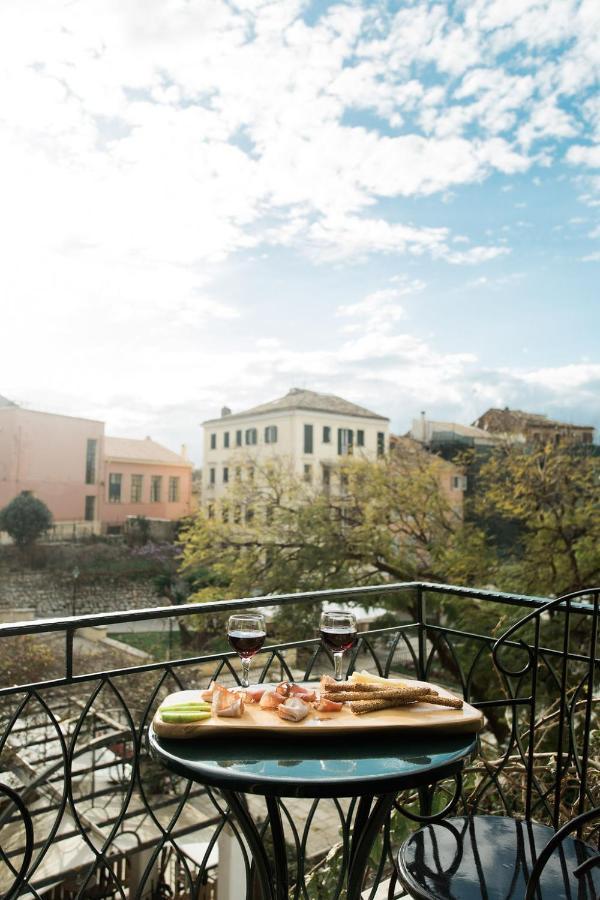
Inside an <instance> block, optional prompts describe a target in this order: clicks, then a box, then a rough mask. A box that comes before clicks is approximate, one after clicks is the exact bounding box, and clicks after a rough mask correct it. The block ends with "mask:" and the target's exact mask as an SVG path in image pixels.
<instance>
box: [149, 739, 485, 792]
mask: <svg viewBox="0 0 600 900" xmlns="http://www.w3.org/2000/svg"><path fill="white" fill-rule="evenodd" d="M148 742H149V746H150V752H151V754H152V756H153V757H154V758H155V759H157V760H159V761H160V762H161V763H163V764H164V765H165V766H166V767H167V768H168V769H170V770H171V771H173V772H176V773H177V774H178V775H182V776H184V777H185V778H190V779H191V780H192V781H196V782H199V783H201V784H206V785H208V786H210V787H217V788H221V789H224V790H230V791H240V792H242V793H249V794H261V795H263V796H276V797H315V798H316V797H358V796H361V795H363V794H371V795H377V794H385V793H392V792H396V791H401V790H403V789H405V788H414V787H419V786H420V785H424V784H432V783H434V782H436V781H439V780H441V779H442V778H446V777H450V776H452V775H453V774H455V773H456V772H457V771H458V770H459V769H460V768H461V766H462V764H463V762H464V761H465V760H466V759H468V758H469V757H470V756H472V755H473V754H474V753H475V749H476V746H477V738H476V736H475V735H474V734H455V735H441V734H440V735H438V734H436V733H435V732H432V733H429V734H427V733H422V734H410V735H408V734H406V733H402V732H395V733H394V732H392V731H390V732H389V733H387V734H385V735H384V734H377V735H372V734H369V733H368V732H365V733H361V734H356V735H354V734H353V735H351V736H347V735H339V736H332V735H327V736H325V735H323V736H319V737H317V736H316V735H311V736H310V737H308V736H307V737H304V738H299V737H294V738H291V737H290V736H285V737H284V736H278V735H274V734H269V735H252V734H244V735H241V734H237V735H234V734H225V735H223V736H217V735H210V736H209V735H207V736H206V737H202V738H196V739H191V740H174V739H172V738H171V739H168V738H161V737H159V736H158V735H157V734H156V733H155V732H154V730H153V728H152V727H150V728H149V730H148Z"/></svg>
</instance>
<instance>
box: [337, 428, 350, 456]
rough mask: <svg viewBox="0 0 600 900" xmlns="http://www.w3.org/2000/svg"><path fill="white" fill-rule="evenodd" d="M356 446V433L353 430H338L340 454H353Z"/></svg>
mask: <svg viewBox="0 0 600 900" xmlns="http://www.w3.org/2000/svg"><path fill="white" fill-rule="evenodd" d="M353 445H354V432H353V431H352V429H351V428H338V454H339V455H340V456H346V455H347V454H349V453H352V447H353Z"/></svg>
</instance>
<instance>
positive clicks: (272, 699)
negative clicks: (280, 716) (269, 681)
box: [258, 690, 285, 709]
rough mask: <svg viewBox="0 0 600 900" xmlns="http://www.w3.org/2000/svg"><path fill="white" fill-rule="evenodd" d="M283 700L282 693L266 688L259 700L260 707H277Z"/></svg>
mask: <svg viewBox="0 0 600 900" xmlns="http://www.w3.org/2000/svg"><path fill="white" fill-rule="evenodd" d="M284 700H285V697H284V696H282V694H280V693H278V691H275V690H267V691H265V692H264V694H263V695H262V697H261V698H260V701H259V704H258V705H259V706H260V708H261V709H277V707H278V706H280V705H281V704H282V703H283V702H284Z"/></svg>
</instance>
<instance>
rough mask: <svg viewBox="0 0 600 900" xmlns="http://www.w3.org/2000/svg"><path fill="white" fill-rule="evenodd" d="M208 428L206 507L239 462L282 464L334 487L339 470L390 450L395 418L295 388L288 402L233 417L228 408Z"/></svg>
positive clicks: (284, 399)
mask: <svg viewBox="0 0 600 900" xmlns="http://www.w3.org/2000/svg"><path fill="white" fill-rule="evenodd" d="M203 428H204V464H203V479H202V503H203V505H205V506H207V505H210V504H212V503H214V501H215V500H219V499H220V498H221V497H222V496H223V495H224V494H225V493H226V492H227V489H228V484H229V482H230V480H232V479H233V477H234V474H235V467H236V461H239V460H241V459H243V458H245V459H248V458H250V459H254V460H256V461H257V462H262V461H265V460H268V459H280V460H285V461H287V462H288V463H289V466H290V470H291V471H292V472H294V473H296V474H297V475H298V476H300V477H303V478H305V479H306V481H310V482H313V483H314V484H315V485H319V484H323V485H324V486H327V485H328V484H329V477H330V472H331V469H332V467H333V466H335V464H336V463H337V462H338V461H339V460H340V459H341V458H343V457H344V456H347V455H348V454H354V455H359V456H363V457H365V458H366V459H377V457H378V456H383V455H384V454H385V453H386V452H387V450H388V444H389V419H388V418H387V417H386V416H382V415H379V414H378V413H374V412H371V410H368V409H365V408H364V407H363V406H358V405H357V404H356V403H351V402H350V401H349V400H344V399H343V398H342V397H336V396H335V395H333V394H320V393H317V392H316V391H308V390H303V389H301V388H292V389H291V390H290V391H288V393H287V394H286V395H285V396H284V397H280V398H279V399H278V400H272V401H270V402H269V403H263V404H261V405H259V406H254V407H252V408H251V409H248V410H245V411H244V412H239V413H232V412H231V410H230V409H229V408H228V407H223V410H222V412H221V416H220V418H218V419H208V420H207V421H206V422H204V423H203Z"/></svg>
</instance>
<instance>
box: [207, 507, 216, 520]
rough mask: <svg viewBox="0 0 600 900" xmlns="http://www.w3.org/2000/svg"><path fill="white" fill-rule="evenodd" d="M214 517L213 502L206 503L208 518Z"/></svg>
mask: <svg viewBox="0 0 600 900" xmlns="http://www.w3.org/2000/svg"><path fill="white" fill-rule="evenodd" d="M214 517H215V507H214V504H213V503H209V504H208V518H209V519H214Z"/></svg>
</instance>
